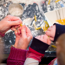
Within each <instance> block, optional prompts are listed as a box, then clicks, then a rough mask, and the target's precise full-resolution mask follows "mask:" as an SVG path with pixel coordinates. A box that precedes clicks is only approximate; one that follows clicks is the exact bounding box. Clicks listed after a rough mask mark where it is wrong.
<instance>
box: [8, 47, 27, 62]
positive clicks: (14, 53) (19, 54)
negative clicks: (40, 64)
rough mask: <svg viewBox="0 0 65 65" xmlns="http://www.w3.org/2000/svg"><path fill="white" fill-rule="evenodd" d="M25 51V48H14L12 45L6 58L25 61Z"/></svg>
mask: <svg viewBox="0 0 65 65" xmlns="http://www.w3.org/2000/svg"><path fill="white" fill-rule="evenodd" d="M26 52H27V51H26V50H21V49H16V48H14V47H11V50H10V54H9V57H8V59H14V60H22V61H25V59H26Z"/></svg>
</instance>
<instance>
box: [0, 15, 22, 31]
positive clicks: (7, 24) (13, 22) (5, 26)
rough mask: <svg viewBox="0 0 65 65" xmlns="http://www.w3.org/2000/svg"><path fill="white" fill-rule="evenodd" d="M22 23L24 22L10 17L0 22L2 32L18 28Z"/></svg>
mask: <svg viewBox="0 0 65 65" xmlns="http://www.w3.org/2000/svg"><path fill="white" fill-rule="evenodd" d="M21 23H22V21H21V19H20V18H18V17H14V16H11V15H8V16H6V17H5V18H4V19H3V20H1V21H0V32H6V31H7V30H9V29H10V28H11V27H12V26H17V25H19V24H21Z"/></svg>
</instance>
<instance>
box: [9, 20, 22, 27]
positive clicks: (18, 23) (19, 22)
mask: <svg viewBox="0 0 65 65" xmlns="http://www.w3.org/2000/svg"><path fill="white" fill-rule="evenodd" d="M20 24H22V21H20V20H17V21H10V26H14V25H20Z"/></svg>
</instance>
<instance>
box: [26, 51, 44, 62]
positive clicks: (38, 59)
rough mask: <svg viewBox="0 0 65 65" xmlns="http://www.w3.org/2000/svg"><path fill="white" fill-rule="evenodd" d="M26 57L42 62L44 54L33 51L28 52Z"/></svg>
mask: <svg viewBox="0 0 65 65" xmlns="http://www.w3.org/2000/svg"><path fill="white" fill-rule="evenodd" d="M26 57H27V58H33V59H35V60H37V61H39V62H41V59H42V57H43V56H40V55H37V54H35V53H32V52H28V53H27V56H26Z"/></svg>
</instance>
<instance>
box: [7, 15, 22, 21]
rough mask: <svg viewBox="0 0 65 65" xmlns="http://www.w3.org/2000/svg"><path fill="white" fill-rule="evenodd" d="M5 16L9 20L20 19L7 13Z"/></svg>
mask: <svg viewBox="0 0 65 65" xmlns="http://www.w3.org/2000/svg"><path fill="white" fill-rule="evenodd" d="M7 18H8V19H9V20H11V21H16V20H21V19H20V18H19V17H15V16H12V15H8V16H7Z"/></svg>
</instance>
